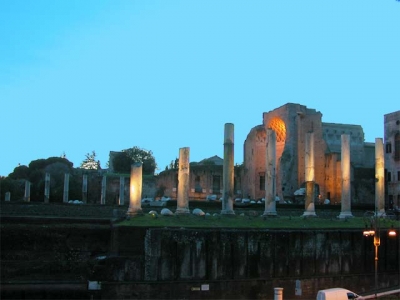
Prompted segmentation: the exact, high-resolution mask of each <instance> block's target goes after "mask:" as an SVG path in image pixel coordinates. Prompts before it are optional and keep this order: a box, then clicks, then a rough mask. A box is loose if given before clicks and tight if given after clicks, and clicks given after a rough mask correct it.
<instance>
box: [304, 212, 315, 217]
mask: <svg viewBox="0 0 400 300" xmlns="http://www.w3.org/2000/svg"><path fill="white" fill-rule="evenodd" d="M316 216H317V214H316V213H315V211H305V212H304V213H303V215H302V217H316Z"/></svg>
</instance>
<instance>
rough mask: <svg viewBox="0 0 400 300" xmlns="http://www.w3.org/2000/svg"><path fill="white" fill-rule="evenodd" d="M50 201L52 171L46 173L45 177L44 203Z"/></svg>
mask: <svg viewBox="0 0 400 300" xmlns="http://www.w3.org/2000/svg"><path fill="white" fill-rule="evenodd" d="M49 201H50V173H46V175H45V178H44V203H49Z"/></svg>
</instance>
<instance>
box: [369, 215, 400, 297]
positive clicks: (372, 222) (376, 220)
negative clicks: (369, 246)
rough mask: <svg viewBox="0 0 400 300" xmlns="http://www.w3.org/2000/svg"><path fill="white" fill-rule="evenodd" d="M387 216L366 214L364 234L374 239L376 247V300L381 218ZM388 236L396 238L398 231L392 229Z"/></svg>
mask: <svg viewBox="0 0 400 300" xmlns="http://www.w3.org/2000/svg"><path fill="white" fill-rule="evenodd" d="M384 217H385V215H378V210H377V208H375V211H367V212H365V213H364V222H365V226H366V228H365V230H364V232H363V234H364V236H366V237H370V236H372V237H374V247H375V264H374V268H375V298H376V297H377V290H378V261H379V250H378V249H379V246H380V244H381V233H380V231H381V228H380V218H384ZM388 235H389V236H391V237H393V236H396V231H395V230H394V229H393V226H392V228H391V229H390V230H389V232H388Z"/></svg>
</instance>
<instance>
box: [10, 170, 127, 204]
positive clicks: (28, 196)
mask: <svg viewBox="0 0 400 300" xmlns="http://www.w3.org/2000/svg"><path fill="white" fill-rule="evenodd" d="M69 177H70V174H69V173H65V174H64V191H63V203H67V202H68V201H69ZM50 178H51V176H50V173H46V174H45V187H44V202H45V203H49V202H50ZM106 188H107V177H106V176H105V175H104V176H103V178H102V181H101V196H100V204H105V203H106V190H107V189H106ZM124 194H125V180H124V177H120V184H119V199H118V204H119V205H124V202H125V197H124ZM87 196H88V176H87V175H86V174H85V175H83V177H82V202H83V203H87ZM10 199H11V193H10V192H6V193H5V201H10ZM30 200H31V182H29V181H28V180H26V181H25V191H24V201H25V202H30Z"/></svg>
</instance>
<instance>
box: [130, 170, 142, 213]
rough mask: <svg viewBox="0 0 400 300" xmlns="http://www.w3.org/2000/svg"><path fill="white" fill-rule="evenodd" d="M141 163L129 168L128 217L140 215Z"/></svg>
mask: <svg viewBox="0 0 400 300" xmlns="http://www.w3.org/2000/svg"><path fill="white" fill-rule="evenodd" d="M141 197H142V163H134V164H133V165H132V166H131V179H130V193H129V208H128V212H127V213H126V214H127V216H128V217H133V216H137V215H142V214H143V211H142V199H141Z"/></svg>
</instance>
